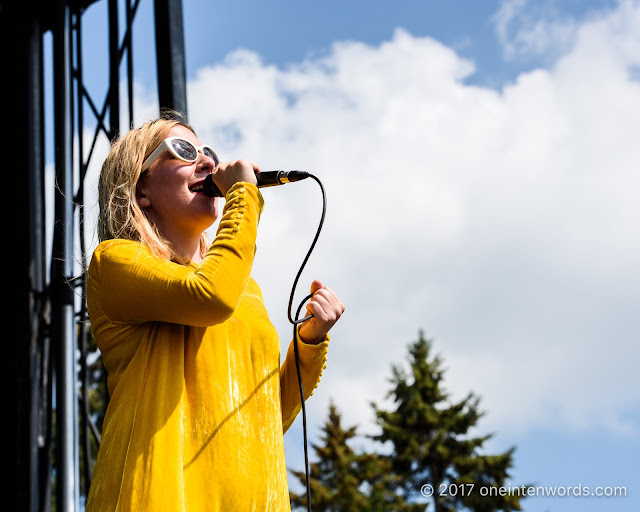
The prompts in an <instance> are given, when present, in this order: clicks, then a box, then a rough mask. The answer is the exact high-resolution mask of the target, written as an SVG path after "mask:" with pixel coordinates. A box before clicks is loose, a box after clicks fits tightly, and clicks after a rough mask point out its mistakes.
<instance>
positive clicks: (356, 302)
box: [189, 2, 640, 433]
mask: <svg viewBox="0 0 640 512" xmlns="http://www.w3.org/2000/svg"><path fill="white" fill-rule="evenodd" d="M505 5H506V4H505ZM519 5H520V4H517V3H513V5H512V6H515V7H518V6H519ZM507 18H508V17H506V15H505V19H506V20H507V21H509V20H508V19H507ZM639 19H640V8H639V7H638V5H637V4H636V3H632V2H623V3H622V4H621V6H620V8H619V9H618V10H617V11H615V12H612V13H611V14H610V15H608V16H606V17H601V18H599V19H594V20H591V21H589V22H584V23H583V24H581V25H579V26H576V27H572V31H573V32H574V33H575V38H574V39H573V40H574V42H575V43H574V46H573V47H572V49H571V51H570V52H569V53H567V54H566V55H565V56H564V57H563V58H561V59H559V60H558V62H557V63H556V65H555V66H554V67H553V68H551V69H548V70H542V69H540V70H536V71H533V72H530V73H527V74H523V75H521V76H520V77H518V79H517V81H516V82H515V83H513V84H511V85H509V86H507V87H505V88H504V90H502V91H494V90H490V89H486V88H483V87H478V86H469V85H465V83H464V79H465V78H466V77H468V76H469V75H470V74H471V73H473V69H474V68H473V64H472V63H470V62H468V61H466V60H464V59H462V58H460V57H459V56H458V55H457V54H456V53H455V52H454V51H453V50H452V49H450V48H447V47H446V46H444V45H442V44H440V43H438V42H436V41H434V40H432V39H429V38H417V37H413V36H412V35H410V34H409V33H407V32H405V31H403V30H398V31H397V32H396V33H395V35H394V37H393V39H392V40H391V41H388V42H385V43H384V44H382V45H380V46H379V47H371V46H367V45H364V44H360V43H339V44H336V45H335V46H334V48H333V49H332V51H331V52H330V54H329V55H328V56H326V57H325V58H322V59H317V60H309V61H306V62H303V63H300V64H299V65H296V66H291V67H289V68H287V69H280V68H277V67H274V66H269V65H265V64H264V63H263V62H262V61H261V60H260V58H259V56H258V55H256V54H255V53H253V52H250V51H247V50H242V51H238V52H235V53H233V54H231V55H229V57H228V58H227V59H226V60H225V61H224V62H222V63H220V64H217V65H215V66H211V67H208V68H205V69H201V70H200V72H199V73H198V75H197V77H196V78H195V80H194V81H193V82H192V83H190V84H189V105H190V117H191V123H192V124H193V125H194V126H195V127H196V129H197V131H198V133H199V136H200V139H201V140H203V141H207V142H209V143H212V144H213V145H214V146H215V147H216V149H217V150H219V151H220V153H221V155H222V157H223V158H227V159H231V158H250V159H253V160H255V161H256V162H258V163H259V164H260V165H261V166H262V167H263V169H265V170H269V169H303V170H307V171H310V172H312V173H314V174H315V175H317V176H318V177H319V178H320V179H321V180H322V182H323V183H324V185H325V187H326V189H327V196H328V210H327V219H326V223H325V227H324V230H323V232H322V234H321V236H320V240H319V242H318V246H317V248H316V250H315V252H314V254H313V255H312V257H311V259H310V261H309V264H308V266H307V270H305V273H304V274H303V278H302V280H301V282H300V285H299V290H298V292H297V294H296V297H297V299H296V302H295V304H294V305H295V306H297V304H298V301H299V300H300V299H301V298H302V297H303V296H304V295H305V294H306V293H307V287H308V285H309V283H310V281H311V280H312V279H313V278H316V277H319V278H321V279H323V280H325V281H326V283H327V284H328V285H329V286H331V287H332V288H334V289H335V290H336V291H337V292H338V293H339V295H341V297H342V298H343V299H344V301H345V303H346V304H347V311H346V313H345V316H344V317H343V319H342V320H341V321H340V322H339V324H338V325H337V326H336V327H335V329H334V332H333V341H332V347H331V353H330V356H329V361H328V367H327V370H326V371H325V374H324V377H323V382H322V383H321V385H320V387H319V388H318V390H317V392H316V395H315V397H314V399H313V400H312V401H310V402H309V408H310V409H311V413H310V414H312V415H314V416H317V418H318V421H321V418H323V417H324V415H325V413H326V410H327V408H326V404H327V403H328V400H329V398H333V399H334V401H335V402H336V404H337V405H338V407H339V408H340V409H341V410H342V411H343V415H344V422H345V424H353V423H358V424H360V425H361V426H362V428H363V429H364V430H370V429H371V426H370V423H368V422H370V420H371V410H370V408H369V405H368V403H369V401H370V400H376V401H382V400H383V394H384V392H385V391H386V390H387V389H388V384H387V382H386V379H387V378H388V377H389V376H390V366H391V364H400V363H403V361H404V360H405V356H406V343H407V342H410V341H413V340H414V339H415V338H416V336H417V332H418V330H419V329H425V331H426V333H427V335H428V336H431V337H433V338H435V346H434V348H435V350H436V351H437V352H438V353H440V354H441V355H442V356H443V358H444V361H445V364H446V365H447V367H448V368H449V370H448V373H447V384H448V386H449V388H450V390H451V391H452V393H454V394H456V395H462V394H464V393H466V392H467V391H470V390H473V391H475V392H476V393H478V394H479V395H480V396H481V398H482V402H481V405H482V406H483V407H484V408H485V409H486V410H487V411H488V415H487V417H486V418H485V420H484V421H485V423H484V425H485V426H486V427H487V428H488V429H489V430H495V431H496V432H501V431H502V432H511V433H516V432H523V431H527V430H529V429H535V428H538V427H540V426H543V425H544V426H546V427H549V425H551V428H557V429H567V428H591V427H593V428H595V427H606V428H609V429H611V430H612V431H616V432H629V431H634V432H636V433H637V431H638V425H637V424H635V425H634V424H632V423H631V424H629V423H628V421H627V420H626V419H625V418H627V414H628V412H629V411H630V410H631V409H632V408H633V407H637V405H638V395H637V389H638V388H639V387H640V381H639V378H638V376H637V375H638V373H637V371H636V369H635V365H636V362H637V361H638V358H639V356H640V348H639V345H638V343H637V341H638V330H639V327H640V322H639V320H638V318H637V312H636V309H637V304H638V300H639V299H640V296H639V292H638V290H640V272H639V271H638V263H637V262H638V261H639V259H640V238H639V236H638V235H640V228H639V227H638V218H639V217H640V202H638V201H637V194H638V192H637V191H638V190H640V178H639V176H640V174H639V173H638V161H639V160H640V150H639V149H638V145H637V144H635V138H636V134H637V133H640V88H639V87H638V83H637V82H635V81H633V80H632V79H631V78H630V76H631V71H632V69H633V66H635V65H637V57H636V56H635V55H637V53H634V52H635V50H636V49H637V45H638V43H639V42H640V39H639V38H638V35H637V34H640V30H638V28H640V27H639V26H638V25H640V21H639ZM551 39H552V40H554V41H557V38H551ZM263 195H264V197H265V199H266V201H267V206H266V209H265V213H264V215H263V219H262V223H261V231H260V235H259V242H258V243H259V248H258V251H259V252H258V257H257V261H256V266H255V277H256V279H257V280H258V281H259V283H260V284H261V286H262V288H263V291H264V293H265V297H266V301H267V306H268V308H269V310H270V314H271V316H272V320H273V321H274V323H275V324H276V326H277V327H278V329H279V331H280V333H281V335H282V337H283V347H285V346H286V345H287V344H288V336H289V333H290V327H289V324H288V322H287V320H286V307H287V303H288V300H289V292H290V287H291V284H292V282H293V278H294V277H295V273H296V271H297V269H298V267H299V265H300V263H301V262H302V259H303V257H304V255H305V253H306V250H307V248H308V246H309V244H310V243H311V240H312V238H313V235H314V232H315V228H316V225H317V222H318V219H319V215H320V209H321V200H320V194H319V188H318V187H317V186H316V184H315V183H313V182H312V181H311V180H307V181H304V182H301V183H297V184H291V185H287V186H286V187H279V188H273V189H265V190H264V191H263Z"/></svg>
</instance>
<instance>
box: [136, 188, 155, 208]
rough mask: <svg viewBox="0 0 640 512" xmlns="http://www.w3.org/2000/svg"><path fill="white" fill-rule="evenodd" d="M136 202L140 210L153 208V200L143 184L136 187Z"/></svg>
mask: <svg viewBox="0 0 640 512" xmlns="http://www.w3.org/2000/svg"><path fill="white" fill-rule="evenodd" d="M136 202H137V203H138V206H139V207H140V208H149V206H151V198H150V197H149V195H148V194H147V191H146V190H145V188H144V186H143V185H142V184H141V183H138V184H137V185H136Z"/></svg>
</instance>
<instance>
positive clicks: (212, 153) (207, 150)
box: [202, 146, 220, 165]
mask: <svg viewBox="0 0 640 512" xmlns="http://www.w3.org/2000/svg"><path fill="white" fill-rule="evenodd" d="M202 152H203V153H204V154H205V155H207V156H208V157H209V158H211V159H212V160H213V161H214V162H215V163H216V165H218V164H219V163H220V159H219V158H218V155H216V152H215V151H214V150H213V149H211V148H210V147H209V146H204V147H203V148H202Z"/></svg>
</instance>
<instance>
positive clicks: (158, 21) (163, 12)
mask: <svg viewBox="0 0 640 512" xmlns="http://www.w3.org/2000/svg"><path fill="white" fill-rule="evenodd" d="M155 27H156V62H157V67H158V99H159V102H160V109H161V111H162V110H163V109H170V110H174V111H177V112H179V113H180V114H182V116H184V117H185V118H186V116H187V84H186V81H187V79H186V65H185V56H184V32H183V26H182V1H181V0H155Z"/></svg>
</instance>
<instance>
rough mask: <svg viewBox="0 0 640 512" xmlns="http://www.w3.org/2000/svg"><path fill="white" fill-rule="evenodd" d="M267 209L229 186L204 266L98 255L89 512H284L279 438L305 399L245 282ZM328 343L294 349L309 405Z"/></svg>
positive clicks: (250, 283) (90, 298)
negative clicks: (100, 420) (96, 443)
mask: <svg viewBox="0 0 640 512" xmlns="http://www.w3.org/2000/svg"><path fill="white" fill-rule="evenodd" d="M262 207H263V201H262V196H261V194H260V192H259V190H258V189H257V188H256V187H255V186H253V185H251V184H247V183H240V184H236V185H234V187H232V189H231V190H230V191H229V193H228V194H227V197H226V203H225V207H224V211H223V216H222V218H221V220H220V225H219V228H218V232H217V234H216V237H215V239H214V241H213V243H212V245H211V247H210V249H209V251H208V252H207V254H206V256H205V258H204V261H202V263H201V264H200V265H196V264H191V265H180V264H177V263H173V262H170V261H166V260H163V259H159V258H157V257H155V256H153V255H152V254H151V253H150V251H149V250H148V249H147V248H146V247H145V246H143V245H141V244H140V243H138V242H132V241H127V240H109V241H105V242H102V243H101V244H100V245H99V246H98V247H97V249H96V251H95V252H94V255H93V257H92V260H91V264H90V267H89V272H88V280H87V305H88V311H89V315H90V319H91V324H92V329H93V331H94V334H95V336H96V339H97V342H98V346H99V348H100V351H101V353H102V357H103V362H104V365H105V368H106V370H107V372H108V389H109V394H110V403H109V406H108V408H107V411H106V415H105V419H104V424H103V431H102V443H101V446H100V450H99V453H98V459H97V462H96V466H95V470H94V474H93V479H92V482H91V488H90V490H89V495H88V501H87V511H88V512H106V511H109V512H112V511H122V512H125V511H126V512H128V511H145V512H162V511H167V512H179V511H188V512H205V511H206V512H215V511H253V510H255V511H286V510H290V505H289V492H288V484H287V473H286V465H285V454H284V442H283V434H284V432H286V430H287V429H288V428H289V426H290V425H291V424H292V423H293V421H294V419H295V417H296V415H297V414H298V412H299V411H300V409H301V403H300V395H299V387H298V381H297V373H296V368H295V359H294V353H293V342H292V343H291V344H290V345H289V349H288V352H287V355H286V357H285V361H284V363H283V364H282V366H281V362H280V346H279V339H278V335H277V333H276V331H275V329H274V327H273V325H272V324H271V322H270V321H269V317H268V315H267V311H266V309H265V307H264V303H263V299H262V295H261V291H260V288H259V287H258V285H257V283H256V282H255V281H254V280H253V279H252V278H251V277H250V273H251V267H252V263H253V258H254V254H255V240H256V233H257V226H258V220H259V217H260V213H261V212H262ZM328 343H329V341H328V337H327V338H325V339H324V340H323V341H322V342H321V343H319V344H318V345H307V344H304V343H299V356H300V367H301V373H302V376H303V388H304V390H305V396H306V397H307V398H308V397H309V396H310V395H311V394H312V393H313V390H314V389H315V387H316V386H317V384H318V382H319V380H320V376H321V374H322V369H323V367H324V365H325V361H326V355H327V348H328Z"/></svg>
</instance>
